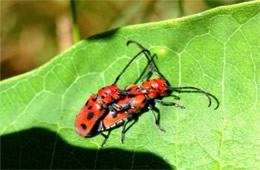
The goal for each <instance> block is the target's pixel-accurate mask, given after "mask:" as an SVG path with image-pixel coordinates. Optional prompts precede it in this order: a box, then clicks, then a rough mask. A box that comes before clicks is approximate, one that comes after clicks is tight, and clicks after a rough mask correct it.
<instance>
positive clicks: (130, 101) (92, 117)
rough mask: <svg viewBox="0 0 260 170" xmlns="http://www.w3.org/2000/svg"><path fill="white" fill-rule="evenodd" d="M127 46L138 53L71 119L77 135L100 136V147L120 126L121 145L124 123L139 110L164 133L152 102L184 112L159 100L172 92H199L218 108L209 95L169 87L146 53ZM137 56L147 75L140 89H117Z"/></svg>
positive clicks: (134, 86)
mask: <svg viewBox="0 0 260 170" xmlns="http://www.w3.org/2000/svg"><path fill="white" fill-rule="evenodd" d="M131 43H133V44H136V45H137V46H138V47H139V48H140V50H141V51H140V52H139V53H138V54H137V55H135V56H134V57H133V58H132V59H131V60H130V61H129V63H128V64H127V65H126V66H125V67H124V68H123V70H122V71H121V72H120V73H119V75H118V76H117V77H116V79H115V81H114V83H113V84H112V85H109V86H106V87H103V88H102V89H100V90H99V91H98V93H97V94H95V95H94V94H93V95H91V96H90V97H89V98H88V100H87V102H86V103H85V105H84V106H83V107H82V109H81V110H80V112H79V113H78V115H77V117H76V120H75V129H76V132H77V133H78V134H79V135H80V136H89V135H92V134H96V133H101V134H102V135H103V136H104V138H105V139H104V141H103V143H102V146H103V145H104V144H105V142H106V140H107V138H108V136H109V134H110V132H111V130H112V129H113V128H115V127H118V126H121V125H123V129H122V132H121V142H122V143H123V142H124V136H125V131H126V125H127V123H128V122H129V121H130V120H132V119H133V118H134V117H135V116H136V115H138V113H139V112H141V111H142V110H143V109H149V110H151V112H152V115H153V119H154V123H155V125H156V127H157V128H158V129H160V130H161V131H165V130H164V129H163V128H161V127H160V126H159V122H158V119H157V118H156V115H155V111H154V110H155V109H154V105H155V103H159V104H162V105H166V106H175V107H179V108H181V109H184V106H181V105H179V104H177V103H174V102H164V101H162V100H161V99H162V98H163V97H165V96H169V95H170V94H171V93H172V92H173V91H177V92H182V91H181V90H183V89H189V90H195V91H194V92H200V93H203V94H205V95H206V96H207V98H208V100H209V105H208V106H211V97H213V98H214V99H215V100H216V102H217V106H216V108H217V107H218V106H219V103H218V100H217V99H216V98H215V97H214V96H213V95H212V94H210V93H208V92H205V91H203V90H201V89H199V88H196V87H172V86H170V85H169V84H168V83H167V81H166V80H165V79H164V78H163V76H162V75H161V74H160V73H159V72H158V71H157V70H156V67H155V66H154V64H153V63H152V59H151V53H150V51H149V50H147V49H145V48H144V47H143V46H142V45H140V44H139V43H137V42H136V41H133V40H130V41H128V42H127V45H129V44H131ZM141 54H144V55H145V57H146V59H147V60H148V68H149V72H148V74H147V75H145V76H144V78H143V81H142V83H141V85H140V86H138V85H135V84H133V85H130V86H128V87H127V88H125V89H123V90H121V89H120V88H119V87H118V86H117V85H116V83H117V82H118V80H119V79H120V77H121V75H122V74H123V73H124V72H125V71H126V69H127V68H128V67H129V65H130V64H131V63H132V62H133V61H134V60H135V59H136V58H137V57H138V56H139V55H141ZM152 73H154V74H155V75H157V76H158V78H154V79H151V80H149V79H148V80H145V79H147V78H149V77H150V76H151V74H152ZM216 108H215V109H216ZM103 131H108V134H107V135H105V134H103Z"/></svg>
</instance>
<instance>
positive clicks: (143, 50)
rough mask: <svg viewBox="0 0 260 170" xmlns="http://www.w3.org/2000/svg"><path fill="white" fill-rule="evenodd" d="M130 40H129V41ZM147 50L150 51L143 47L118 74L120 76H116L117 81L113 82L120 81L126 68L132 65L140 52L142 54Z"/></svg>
mask: <svg viewBox="0 0 260 170" xmlns="http://www.w3.org/2000/svg"><path fill="white" fill-rule="evenodd" d="M128 42H129V41H128ZM128 42H127V45H128ZM145 52H148V53H149V51H148V50H146V49H142V51H140V52H139V53H138V54H136V55H135V56H134V57H133V58H132V59H131V60H130V61H129V62H128V63H127V65H126V66H125V67H124V68H123V70H122V71H121V72H120V73H119V74H118V76H117V77H116V79H115V81H114V83H113V84H116V83H117V82H118V80H119V78H120V77H121V75H122V74H123V73H124V72H125V71H126V69H127V68H128V67H129V65H130V64H131V63H132V62H133V61H134V60H135V59H136V58H137V57H138V56H139V55H140V54H142V53H144V54H145Z"/></svg>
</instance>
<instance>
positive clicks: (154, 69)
mask: <svg viewBox="0 0 260 170" xmlns="http://www.w3.org/2000/svg"><path fill="white" fill-rule="evenodd" d="M131 43H133V44H135V45H137V47H139V48H140V49H141V50H144V49H145V48H144V47H143V46H142V45H141V44H139V43H138V42H136V41H134V40H129V41H127V43H126V44H127V45H129V44H131ZM146 52H147V53H146ZM144 55H145V57H146V59H147V60H148V67H149V69H150V72H153V73H155V74H156V75H157V76H158V77H160V78H163V76H162V75H161V74H160V73H159V72H158V70H156V68H155V66H154V65H153V61H152V57H151V52H150V51H149V50H146V51H145V52H144Z"/></svg>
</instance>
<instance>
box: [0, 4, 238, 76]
mask: <svg viewBox="0 0 260 170" xmlns="http://www.w3.org/2000/svg"><path fill="white" fill-rule="evenodd" d="M238 2H241V1H238V0H214V1H212V0H194V1H190V0H172V1H156V0H146V1H133V0H124V1H119V0H114V1H111V0H99V1H98V2H97V1H88V0H86V1H76V6H77V15H78V24H79V29H80V36H81V37H80V38H81V39H84V38H86V37H89V36H91V35H94V34H97V33H101V32H104V31H107V30H110V29H113V28H116V27H121V26H124V25H131V24H138V23H145V22H153V21H161V20H166V19H172V18H177V17H181V16H185V15H190V14H193V13H198V12H202V11H204V10H207V9H209V8H212V7H217V6H220V5H227V4H233V3H238ZM0 3H1V5H0V7H1V9H0V12H1V39H0V45H1V61H0V62H1V75H0V76H1V79H6V78H8V77H11V76H14V75H17V74H21V73H24V72H26V71H29V70H32V69H33V68H35V67H38V66H39V65H42V64H44V63H45V62H47V61H48V60H49V59H50V58H52V57H53V56H55V55H57V54H58V53H60V52H61V51H63V50H65V49H67V48H68V47H70V46H71V45H72V44H73V32H72V21H71V11H70V3H69V1H68V0H67V1H65V0H45V1H36V0H32V1H22V0H12V1H8V0H1V1H0Z"/></svg>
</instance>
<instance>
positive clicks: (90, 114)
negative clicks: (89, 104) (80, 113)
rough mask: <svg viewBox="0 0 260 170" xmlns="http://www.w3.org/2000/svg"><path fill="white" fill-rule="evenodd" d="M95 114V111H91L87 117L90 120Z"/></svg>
mask: <svg viewBox="0 0 260 170" xmlns="http://www.w3.org/2000/svg"><path fill="white" fill-rule="evenodd" d="M93 116H94V112H89V113H88V115H87V119H88V120H90V119H92V118H93Z"/></svg>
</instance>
